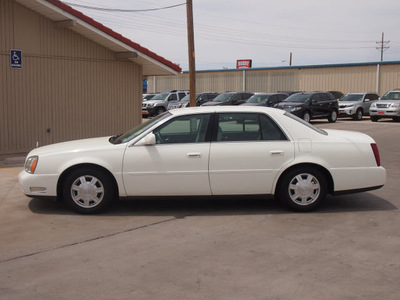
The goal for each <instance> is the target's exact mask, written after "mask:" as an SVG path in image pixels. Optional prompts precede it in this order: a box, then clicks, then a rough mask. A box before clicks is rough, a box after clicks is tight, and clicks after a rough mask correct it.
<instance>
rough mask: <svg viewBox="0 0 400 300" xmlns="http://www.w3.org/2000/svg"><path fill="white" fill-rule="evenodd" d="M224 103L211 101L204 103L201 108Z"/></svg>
mask: <svg viewBox="0 0 400 300" xmlns="http://www.w3.org/2000/svg"><path fill="white" fill-rule="evenodd" d="M222 103H224V102H214V101H210V102H206V103H203V104H202V105H201V106H216V105H221V104H222Z"/></svg>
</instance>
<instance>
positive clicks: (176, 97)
mask: <svg viewBox="0 0 400 300" xmlns="http://www.w3.org/2000/svg"><path fill="white" fill-rule="evenodd" d="M176 100H178V95H177V94H171V95H169V97H168V101H176Z"/></svg>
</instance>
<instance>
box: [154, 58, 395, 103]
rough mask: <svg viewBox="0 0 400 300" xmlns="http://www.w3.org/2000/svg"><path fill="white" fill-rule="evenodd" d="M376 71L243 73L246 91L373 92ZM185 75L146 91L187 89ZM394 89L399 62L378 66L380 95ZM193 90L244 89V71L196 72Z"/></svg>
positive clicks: (162, 79)
mask: <svg viewBox="0 0 400 300" xmlns="http://www.w3.org/2000/svg"><path fill="white" fill-rule="evenodd" d="M377 71H378V68H377V66H376V65H364V66H363V65H355V66H340V67H336V66H335V67H328V66H327V67H318V68H304V67H302V68H296V67H293V68H282V69H278V68H277V69H265V70H257V69H253V70H251V69H250V70H246V76H245V78H246V79H245V81H246V82H245V89H246V90H247V91H252V92H276V91H341V92H343V93H348V92H361V91H367V92H375V91H376V90H377ZM188 76H189V75H188V74H187V73H184V74H181V75H179V76H176V77H173V76H162V77H157V78H154V77H149V82H148V89H149V92H157V91H162V90H166V89H189V81H188ZM154 87H156V88H154ZM393 88H400V62H399V63H398V64H388V65H380V67H379V88H378V89H379V91H378V92H379V94H380V95H382V94H383V93H385V92H386V91H388V90H390V89H393ZM196 90H197V91H198V92H205V91H215V92H223V91H227V90H231V91H240V90H243V70H234V71H232V70H230V71H210V72H197V74H196Z"/></svg>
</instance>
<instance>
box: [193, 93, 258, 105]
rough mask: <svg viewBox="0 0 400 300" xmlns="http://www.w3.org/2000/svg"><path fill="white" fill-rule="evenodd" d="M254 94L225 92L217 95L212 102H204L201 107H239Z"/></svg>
mask: <svg viewBox="0 0 400 300" xmlns="http://www.w3.org/2000/svg"><path fill="white" fill-rule="evenodd" d="M253 95H254V93H249V92H225V93H221V94H219V95H218V96H217V97H215V98H214V100H213V101H209V102H206V103H204V104H202V105H201V106H214V105H239V104H242V103H244V102H246V100H247V99H249V98H250V97H251V96H253Z"/></svg>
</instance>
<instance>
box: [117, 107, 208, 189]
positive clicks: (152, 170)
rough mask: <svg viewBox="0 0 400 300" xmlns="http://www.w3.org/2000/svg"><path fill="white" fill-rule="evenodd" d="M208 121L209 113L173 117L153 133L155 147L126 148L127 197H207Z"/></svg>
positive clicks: (124, 168)
mask: <svg viewBox="0 0 400 300" xmlns="http://www.w3.org/2000/svg"><path fill="white" fill-rule="evenodd" d="M208 121H209V114H197V115H187V116H180V117H176V118H174V119H172V120H170V121H168V122H166V123H164V124H162V125H160V126H159V127H158V128H156V129H155V130H153V133H154V134H155V136H156V144H155V145H148V146H135V145H133V146H130V147H127V149H126V153H125V157H124V162H123V178H124V184H125V190H126V193H127V195H128V196H148V195H153V196H157V195H160V196H168V195H171V196H172V195H210V194H211V191H210V183H209V178H208V160H209V151H210V142H205V140H206V132H207V127H208Z"/></svg>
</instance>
